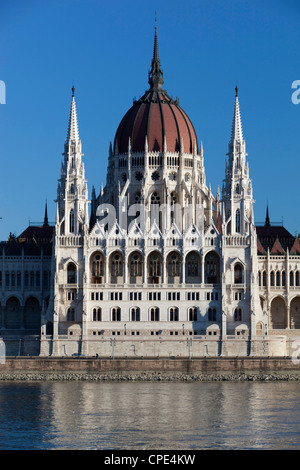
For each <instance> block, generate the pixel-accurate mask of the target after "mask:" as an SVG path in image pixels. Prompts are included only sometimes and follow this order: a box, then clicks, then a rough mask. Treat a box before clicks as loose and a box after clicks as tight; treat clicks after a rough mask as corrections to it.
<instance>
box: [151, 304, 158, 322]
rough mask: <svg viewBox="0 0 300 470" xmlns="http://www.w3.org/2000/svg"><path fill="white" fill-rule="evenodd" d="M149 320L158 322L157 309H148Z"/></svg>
mask: <svg viewBox="0 0 300 470" xmlns="http://www.w3.org/2000/svg"><path fill="white" fill-rule="evenodd" d="M150 320H151V321H159V308H158V307H152V308H151V309H150Z"/></svg>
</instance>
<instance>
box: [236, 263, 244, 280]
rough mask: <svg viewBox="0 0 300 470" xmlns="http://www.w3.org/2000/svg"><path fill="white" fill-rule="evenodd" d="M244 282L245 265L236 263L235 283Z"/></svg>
mask: <svg viewBox="0 0 300 470" xmlns="http://www.w3.org/2000/svg"><path fill="white" fill-rule="evenodd" d="M242 283H243V266H242V265H241V264H240V263H236V265H235V266H234V284H242Z"/></svg>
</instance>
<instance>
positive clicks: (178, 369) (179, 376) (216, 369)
mask: <svg viewBox="0 0 300 470" xmlns="http://www.w3.org/2000/svg"><path fill="white" fill-rule="evenodd" d="M0 381H2V382H3V381H93V382H105V381H113V382H143V381H144V382H145V381H165V382H166V381H168V382H170V381H176V382H178V381H180V382H192V381H202V382H207V381H300V366H299V364H298V363H296V362H295V361H292V360H291V358H288V357H277V358H275V357H270V358H261V357H244V358H240V357H224V358H222V357H201V358H192V359H188V358H109V357H108V358H92V357H90V358H86V357H85V358H84V357H80V358H72V357H68V358H67V357H40V356H34V357H25V356H23V357H22V356H20V357H7V358H5V360H4V361H3V362H2V363H0Z"/></svg>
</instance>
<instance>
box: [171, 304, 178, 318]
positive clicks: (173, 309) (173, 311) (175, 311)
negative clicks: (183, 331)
mask: <svg viewBox="0 0 300 470" xmlns="http://www.w3.org/2000/svg"><path fill="white" fill-rule="evenodd" d="M178 320H179V310H178V308H177V307H171V308H170V321H178Z"/></svg>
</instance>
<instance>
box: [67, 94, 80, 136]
mask: <svg viewBox="0 0 300 470" xmlns="http://www.w3.org/2000/svg"><path fill="white" fill-rule="evenodd" d="M74 91H75V88H74V85H73V88H72V102H71V109H70V118H69V127H68V134H67V142H69V141H72V142H79V131H78V122H77V111H76V103H75V96H74V94H75V93H74Z"/></svg>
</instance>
